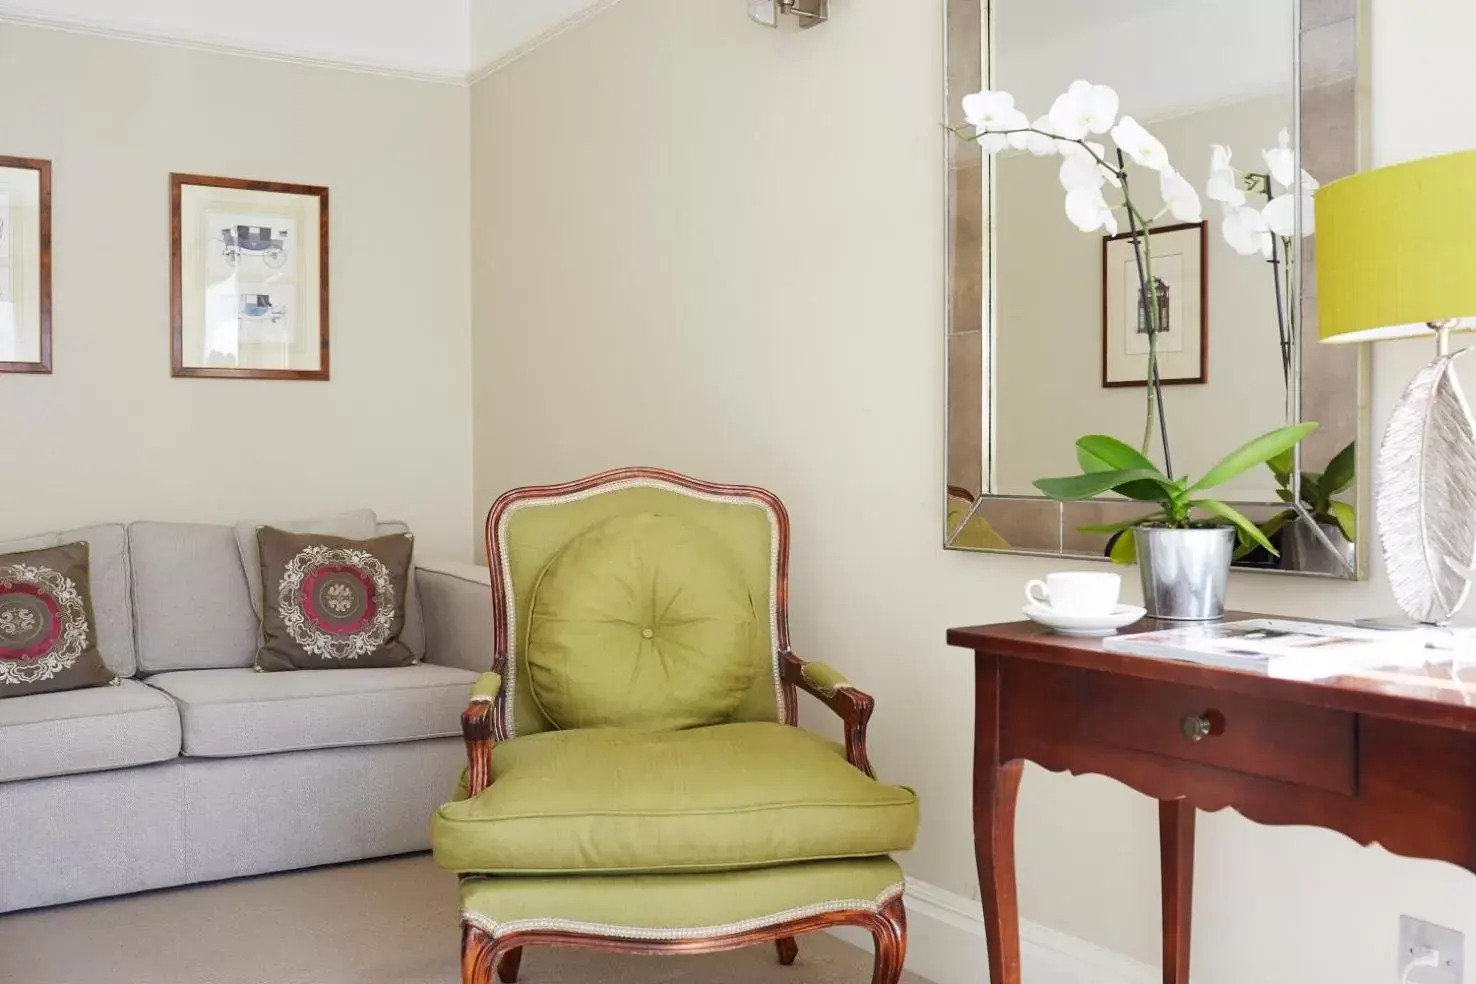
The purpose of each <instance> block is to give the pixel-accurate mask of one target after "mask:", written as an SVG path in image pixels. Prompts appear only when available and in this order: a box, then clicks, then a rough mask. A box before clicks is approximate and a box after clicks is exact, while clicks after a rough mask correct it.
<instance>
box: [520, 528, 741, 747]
mask: <svg viewBox="0 0 1476 984" xmlns="http://www.w3.org/2000/svg"><path fill="white" fill-rule="evenodd" d="M761 631H762V628H761V626H760V625H759V619H758V615H757V613H756V612H755V610H754V604H753V598H752V597H751V596H750V595H749V593H748V588H747V586H746V585H745V584H744V581H743V575H742V572H740V571H739V570H738V569H737V567H736V566H735V565H734V564H733V562H732V560H731V559H730V558H729V557H728V556H727V554H726V552H725V550H724V548H723V546H722V544H721V543H719V542H717V541H716V540H715V539H714V538H713V537H712V535H711V534H709V533H707V532H705V531H704V530H703V529H702V528H701V527H699V526H695V525H693V524H691V523H687V522H685V521H683V520H681V519H678V518H676V517H672V516H657V515H636V516H617V517H615V518H613V519H609V520H606V521H605V522H603V523H598V524H596V525H594V526H593V527H591V528H590V529H588V530H586V531H585V532H583V533H581V534H580V535H579V536H577V537H575V538H574V539H573V540H571V541H570V542H569V544H568V545H567V546H565V547H564V549H563V550H562V551H560V552H559V553H558V555H557V556H555V557H554V559H553V560H551V561H549V563H548V566H547V567H545V568H544V570H543V574H542V575H541V576H540V577H539V579H538V583H537V584H536V585H535V587H534V589H533V605H532V610H531V612H530V616H529V621H528V677H529V682H530V683H531V685H532V689H533V696H534V699H536V700H537V701H538V707H539V709H540V710H542V711H543V715H544V717H546V718H548V720H549V721H550V722H552V723H553V724H554V726H555V727H558V728H564V729H574V728H634V729H637V730H642V731H674V730H677V729H680V728H696V727H702V726H704V725H711V724H723V723H726V722H728V721H730V720H731V719H732V716H733V712H734V711H736V710H737V709H738V704H739V702H740V701H742V700H743V695H744V694H745V693H747V692H748V686H749V684H750V683H751V682H752V680H753V675H754V671H755V667H754V664H753V661H752V660H751V659H749V652H750V651H751V649H752V646H753V638H754V636H755V634H757V633H759V632H761Z"/></svg>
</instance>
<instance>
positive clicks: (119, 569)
mask: <svg viewBox="0 0 1476 984" xmlns="http://www.w3.org/2000/svg"><path fill="white" fill-rule="evenodd" d="M64 543H85V544H87V549H88V556H89V561H88V566H89V575H90V580H91V584H92V614H93V618H94V619H95V620H96V623H97V648H98V651H99V652H101V653H102V658H103V662H105V663H106V664H107V665H108V669H110V670H112V671H113V672H114V673H116V674H117V675H118V676H120V677H131V676H133V675H134V674H135V673H137V672H138V660H137V657H136V654H135V649H134V640H133V601H132V593H131V591H132V582H131V578H130V576H129V556H128V537H127V535H126V533H125V532H124V529H123V527H122V525H120V524H116V523H112V524H106V525H102V526H87V527H83V528H82V529H76V530H66V531H63V532H60V533H41V534H38V535H36V536H27V537H20V538H17V539H15V540H6V541H3V542H0V553H15V552H18V551H21V550H40V549H43V548H45V547H56V546H60V545H62V544H64Z"/></svg>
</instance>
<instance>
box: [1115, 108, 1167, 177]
mask: <svg viewBox="0 0 1476 984" xmlns="http://www.w3.org/2000/svg"><path fill="white" fill-rule="evenodd" d="M1112 140H1113V142H1114V143H1116V144H1117V146H1118V147H1119V148H1120V149H1121V150H1122V152H1123V153H1124V154H1127V155H1128V156H1129V157H1131V158H1132V159H1133V162H1134V163H1135V164H1139V165H1141V166H1142V167H1146V168H1149V169H1151V170H1154V171H1162V170H1163V169H1164V168H1166V167H1168V166H1169V159H1168V150H1167V149H1165V148H1164V146H1163V144H1162V143H1161V142H1159V140H1158V138H1157V137H1155V136H1153V134H1151V133H1149V132H1148V131H1147V130H1145V129H1144V128H1143V126H1142V124H1141V123H1139V122H1138V121H1137V120H1135V119H1133V118H1132V117H1131V116H1124V117H1123V118H1122V119H1121V120H1120V121H1119V122H1118V124H1117V125H1116V126H1115V127H1113V128H1112Z"/></svg>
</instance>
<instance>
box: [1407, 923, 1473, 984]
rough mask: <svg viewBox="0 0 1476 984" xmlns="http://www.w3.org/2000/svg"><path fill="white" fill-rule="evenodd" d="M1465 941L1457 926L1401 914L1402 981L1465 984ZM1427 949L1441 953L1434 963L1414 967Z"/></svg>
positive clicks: (1419, 983) (1422, 983)
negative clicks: (1446, 925)
mask: <svg viewBox="0 0 1476 984" xmlns="http://www.w3.org/2000/svg"><path fill="white" fill-rule="evenodd" d="M1464 950H1465V941H1464V937H1463V936H1462V935H1461V934H1460V933H1457V932H1456V931H1455V930H1453V929H1446V928H1445V927H1444V926H1437V925H1435V924H1434V923H1427V922H1424V921H1423V920H1420V919H1416V918H1414V917H1413V916H1400V917H1399V966H1398V968H1397V969H1398V971H1399V977H1398V978H1397V980H1398V982H1399V984H1464V981H1465V979H1466V978H1465V972H1466V965H1465V953H1464ZM1427 951H1434V952H1435V953H1436V954H1438V955H1439V957H1440V960H1439V963H1438V964H1436V965H1435V966H1433V967H1414V968H1411V967H1410V964H1412V963H1414V961H1415V958H1416V957H1418V956H1419V955H1421V954H1423V953H1426V952H1427Z"/></svg>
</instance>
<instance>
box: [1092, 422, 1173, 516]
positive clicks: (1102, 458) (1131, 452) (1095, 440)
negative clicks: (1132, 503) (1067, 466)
mask: <svg viewBox="0 0 1476 984" xmlns="http://www.w3.org/2000/svg"><path fill="white" fill-rule="evenodd" d="M1076 460H1077V463H1079V464H1080V465H1081V470H1082V471H1084V472H1088V473H1091V472H1104V471H1126V470H1128V469H1139V468H1141V469H1148V470H1152V471H1155V472H1157V471H1158V470H1159V469H1158V466H1157V465H1155V464H1154V463H1153V462H1151V461H1149V460H1148V459H1147V458H1145V457H1144V456H1143V455H1142V453H1141V452H1139V451H1138V449H1137V448H1134V447H1131V446H1130V445H1127V444H1124V443H1123V442H1122V441H1119V440H1118V439H1117V438H1115V437H1108V436H1107V435H1105V434H1088V435H1087V436H1086V437H1083V438H1081V439H1080V440H1078V441H1077V442H1076ZM1160 474H1161V473H1160ZM1116 491H1117V492H1118V494H1119V495H1124V496H1126V497H1127V498H1129V499H1137V500H1138V501H1139V502H1161V501H1163V499H1164V494H1163V489H1162V488H1161V487H1160V486H1159V485H1158V484H1156V483H1154V482H1129V483H1128V484H1126V485H1123V486H1121V487H1120V488H1118V489H1117V490H1116Z"/></svg>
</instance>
